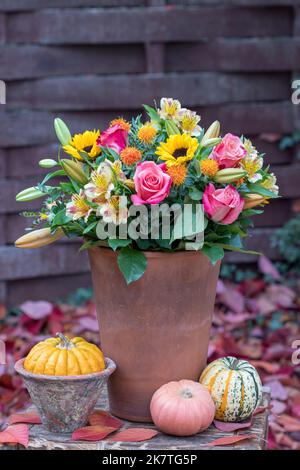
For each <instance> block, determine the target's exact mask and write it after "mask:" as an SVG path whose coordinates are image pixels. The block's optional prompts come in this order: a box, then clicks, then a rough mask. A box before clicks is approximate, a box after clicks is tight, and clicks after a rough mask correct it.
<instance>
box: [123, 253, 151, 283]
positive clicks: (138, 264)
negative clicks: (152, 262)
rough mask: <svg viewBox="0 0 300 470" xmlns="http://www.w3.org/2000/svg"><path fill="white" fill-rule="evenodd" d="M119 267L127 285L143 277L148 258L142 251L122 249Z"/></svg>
mask: <svg viewBox="0 0 300 470" xmlns="http://www.w3.org/2000/svg"><path fill="white" fill-rule="evenodd" d="M118 265H119V268H120V271H121V272H122V274H123V276H124V278H125V281H126V282H127V284H130V283H131V282H133V281H137V280H138V279H140V277H142V275H143V274H144V272H145V271H146V268H147V258H146V256H145V255H144V253H143V252H142V251H138V250H133V249H132V248H129V247H126V248H122V249H121V251H120V253H119V254H118Z"/></svg>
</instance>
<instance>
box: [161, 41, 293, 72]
mask: <svg viewBox="0 0 300 470" xmlns="http://www.w3.org/2000/svg"><path fill="white" fill-rule="evenodd" d="M165 57H166V71H167V72H181V71H184V72H189V71H190V72H194V71H198V70H211V71H224V72H225V71H226V72H229V71H233V72H235V71H236V72H256V71H257V72H262V71H270V72H274V71H287V70H293V69H294V68H295V64H296V63H298V62H299V60H300V40H299V39H298V38H293V37H289V38H288V37H278V38H276V37H272V38H253V37H252V38H239V39H235V38H230V39H228V38H217V39H215V40H206V39H203V40H202V41H200V42H190V43H179V44H178V43H176V44H173V43H168V44H166V54H165ZM278 57H280V60H278ZM270 81H271V79H270Z"/></svg>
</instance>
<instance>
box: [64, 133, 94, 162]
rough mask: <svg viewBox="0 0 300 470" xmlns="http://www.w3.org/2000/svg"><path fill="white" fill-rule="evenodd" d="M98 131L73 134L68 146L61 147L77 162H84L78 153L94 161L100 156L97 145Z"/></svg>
mask: <svg viewBox="0 0 300 470" xmlns="http://www.w3.org/2000/svg"><path fill="white" fill-rule="evenodd" d="M99 136H100V131H96V130H94V131H85V132H84V133H83V134H75V135H74V136H73V138H72V140H71V141H70V143H69V144H68V145H65V146H64V147H63V149H64V151H65V152H66V153H68V154H69V155H72V157H74V158H76V159H77V160H84V158H83V157H82V156H81V155H80V153H83V154H86V156H87V157H89V158H91V159H94V158H96V157H98V155H100V152H101V150H100V148H99V147H98V145H97V139H98V137H99Z"/></svg>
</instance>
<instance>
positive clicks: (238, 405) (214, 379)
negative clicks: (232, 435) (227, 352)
mask: <svg viewBox="0 0 300 470" xmlns="http://www.w3.org/2000/svg"><path fill="white" fill-rule="evenodd" d="M200 383H201V384H202V385H205V386H206V387H207V389H208V391H209V392H210V394H211V396H212V399H213V401H214V403H215V406H216V416H215V418H216V419H218V420H220V421H229V422H238V421H242V420H244V419H247V418H249V417H250V416H251V415H252V414H253V412H254V410H255V408H256V407H257V405H258V404H259V402H260V399H261V394H262V384H261V380H260V378H259V375H258V373H257V371H256V369H255V368H254V367H253V366H252V365H251V364H250V363H249V362H248V361H245V360H242V359H236V358H235V357H230V356H228V357H224V358H222V359H217V360H215V361H213V362H211V363H210V364H209V365H208V366H207V367H206V369H204V371H203V373H202V375H201V377H200Z"/></svg>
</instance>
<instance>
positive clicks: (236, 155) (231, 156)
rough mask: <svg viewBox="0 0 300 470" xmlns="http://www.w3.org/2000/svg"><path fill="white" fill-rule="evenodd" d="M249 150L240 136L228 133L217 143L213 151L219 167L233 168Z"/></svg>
mask: <svg viewBox="0 0 300 470" xmlns="http://www.w3.org/2000/svg"><path fill="white" fill-rule="evenodd" d="M246 153H247V151H246V149H245V147H244V146H243V144H242V141H241V139H240V138H239V137H237V136H236V135H233V134H226V135H225V136H224V137H223V139H222V141H221V142H220V143H219V144H218V145H216V147H215V148H214V150H213V152H212V155H211V156H212V158H213V159H214V160H216V161H217V163H218V165H219V168H220V169H221V170H222V169H223V168H232V167H234V166H237V165H238V163H239V162H240V160H241V159H242V158H244V156H245V155H246Z"/></svg>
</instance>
